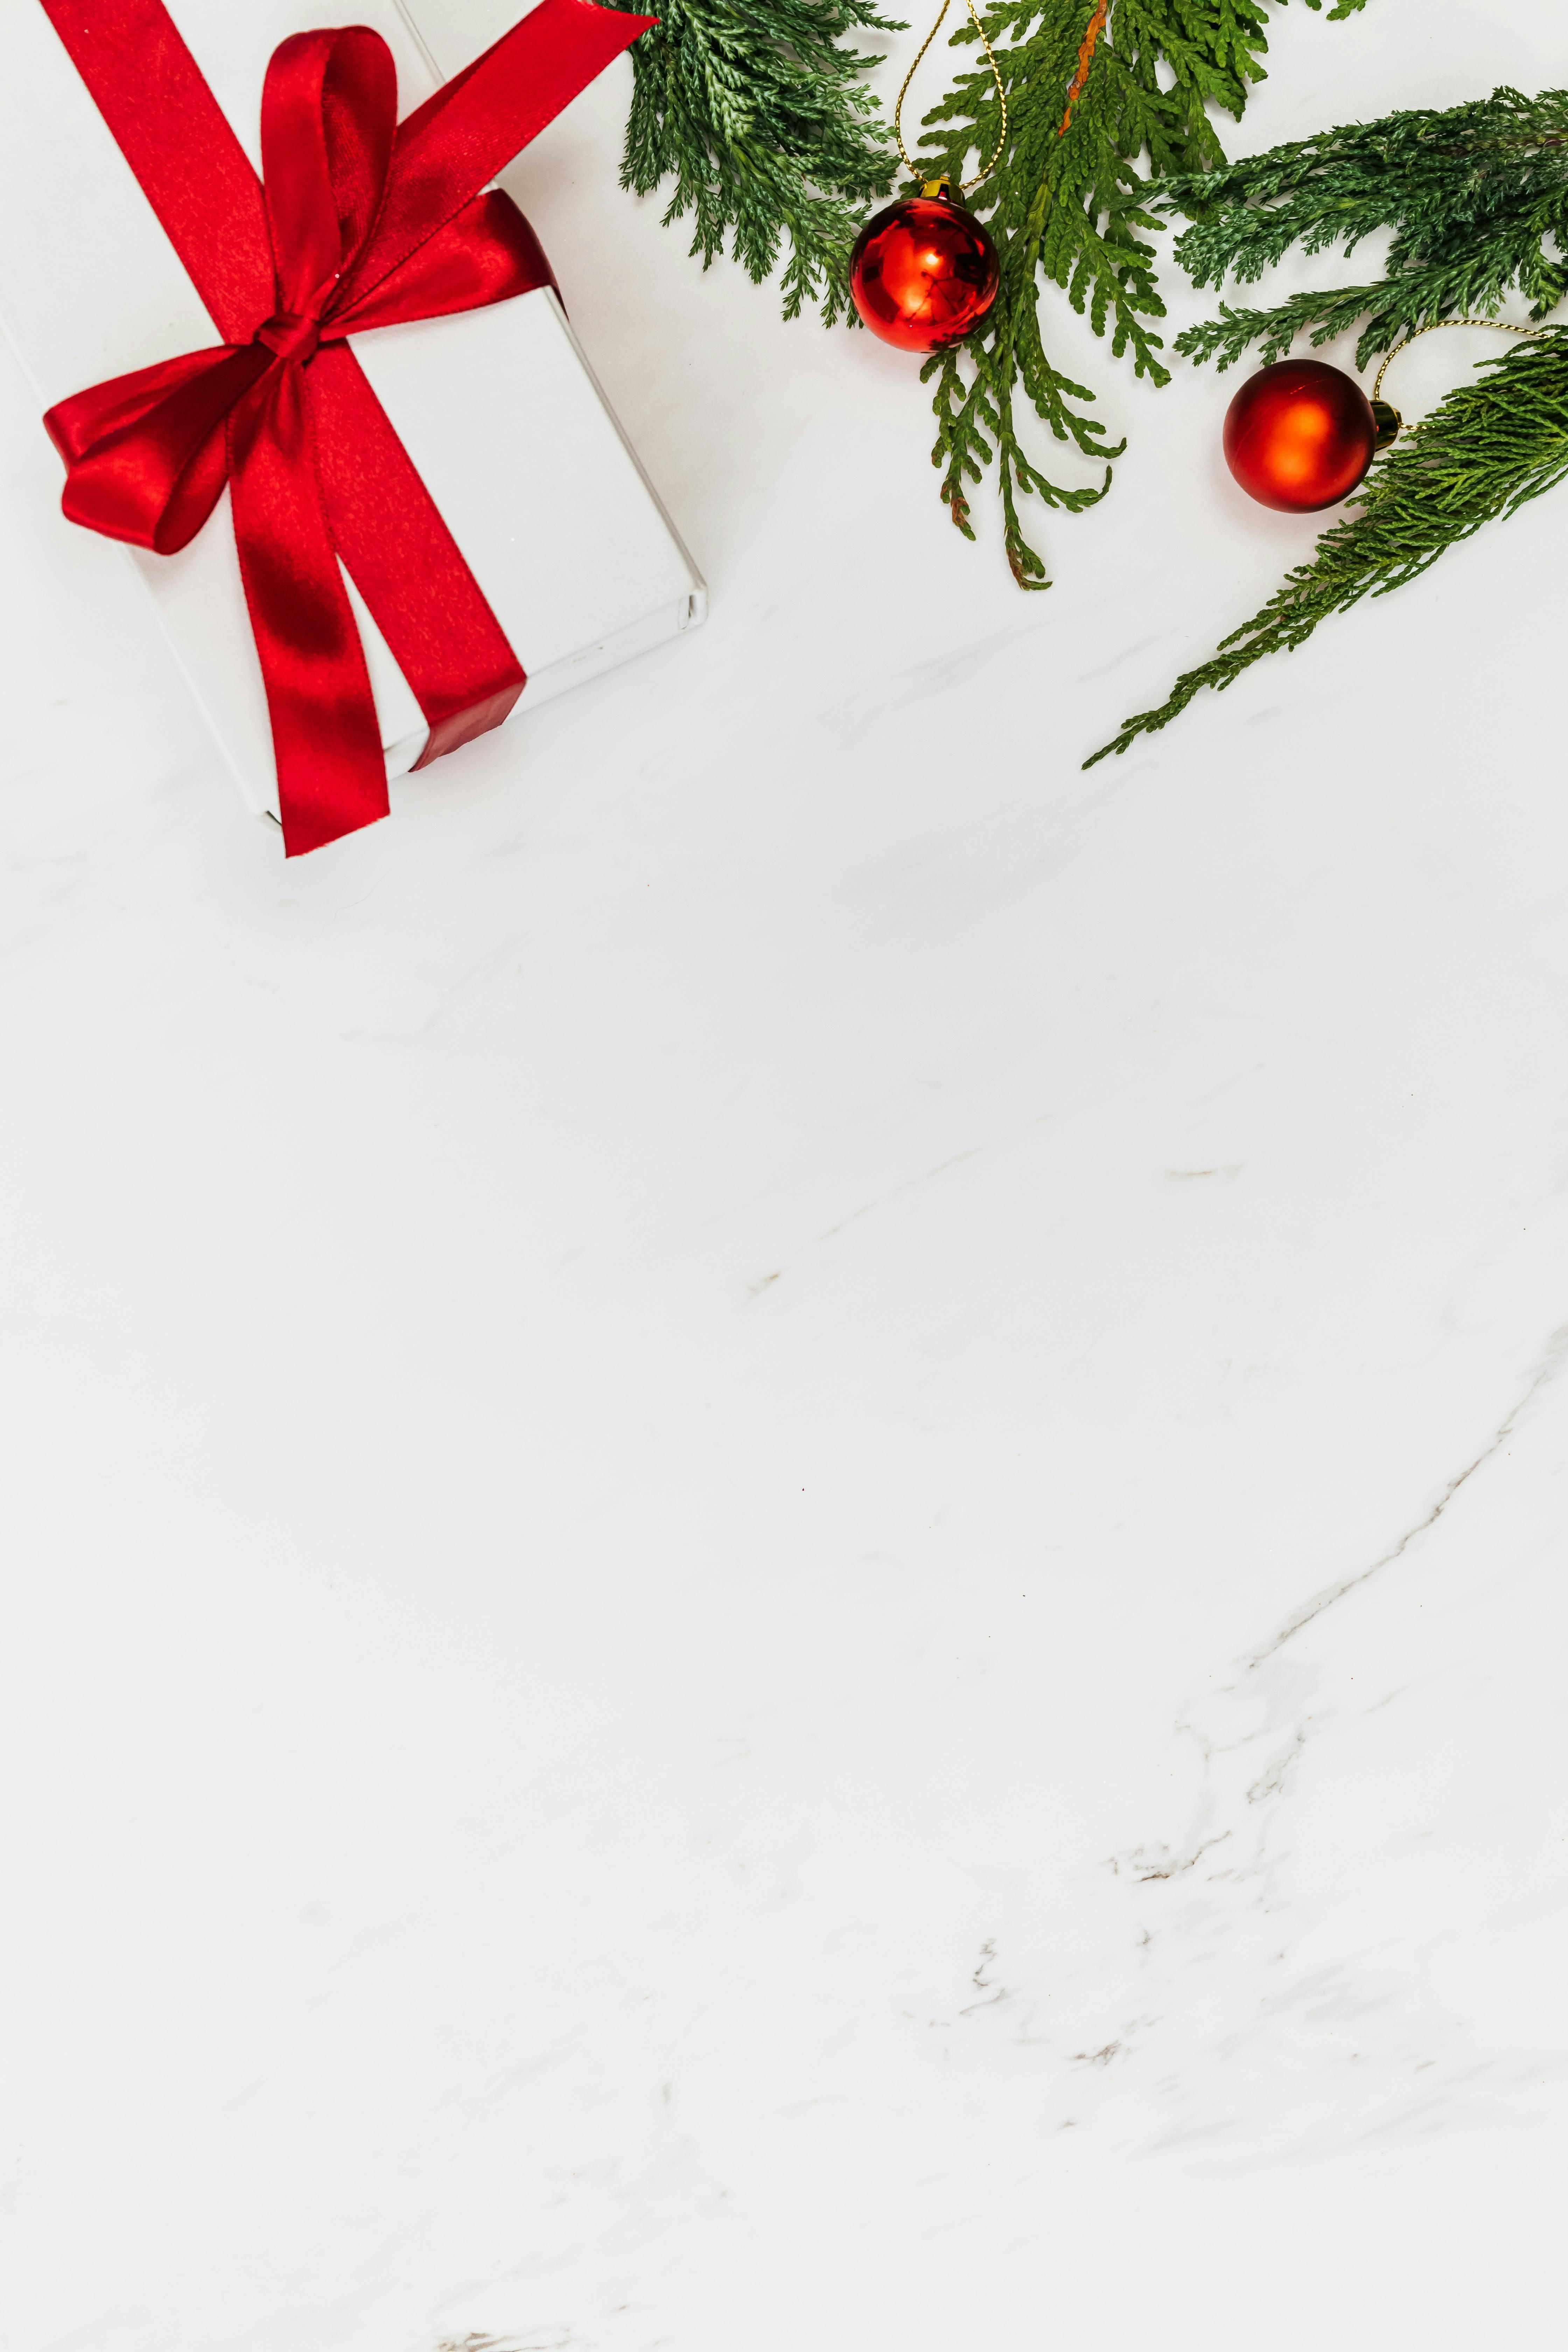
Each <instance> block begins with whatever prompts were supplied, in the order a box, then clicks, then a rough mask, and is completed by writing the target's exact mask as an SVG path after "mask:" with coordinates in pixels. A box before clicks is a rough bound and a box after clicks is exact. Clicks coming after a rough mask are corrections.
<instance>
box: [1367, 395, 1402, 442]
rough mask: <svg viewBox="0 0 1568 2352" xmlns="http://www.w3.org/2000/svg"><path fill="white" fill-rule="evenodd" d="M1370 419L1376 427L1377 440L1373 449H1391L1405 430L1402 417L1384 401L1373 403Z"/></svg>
mask: <svg viewBox="0 0 1568 2352" xmlns="http://www.w3.org/2000/svg"><path fill="white" fill-rule="evenodd" d="M1372 417H1373V424H1374V425H1376V426H1377V438H1376V440H1375V441H1374V442H1373V445H1372V446H1373V448H1374V449H1392V448H1393V446H1394V443H1395V442H1396V441H1397V440H1398V438H1399V436H1400V434H1401V433H1402V432H1403V431H1404V429H1405V419H1404V417H1403V416H1401V415H1400V414H1399V411H1398V409H1397V408H1394V407H1392V406H1391V405H1390V404H1389V403H1388V402H1387V401H1386V400H1374V401H1373V404H1372Z"/></svg>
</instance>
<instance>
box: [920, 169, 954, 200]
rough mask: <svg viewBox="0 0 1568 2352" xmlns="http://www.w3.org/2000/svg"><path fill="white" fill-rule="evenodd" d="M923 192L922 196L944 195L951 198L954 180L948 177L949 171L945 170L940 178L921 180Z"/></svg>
mask: <svg viewBox="0 0 1568 2352" xmlns="http://www.w3.org/2000/svg"><path fill="white" fill-rule="evenodd" d="M921 195H922V196H942V197H947V198H951V196H952V181H951V180H950V179H949V178H948V176H947V173H945V172H944V173H942V177H941V179H940V180H922V181H921Z"/></svg>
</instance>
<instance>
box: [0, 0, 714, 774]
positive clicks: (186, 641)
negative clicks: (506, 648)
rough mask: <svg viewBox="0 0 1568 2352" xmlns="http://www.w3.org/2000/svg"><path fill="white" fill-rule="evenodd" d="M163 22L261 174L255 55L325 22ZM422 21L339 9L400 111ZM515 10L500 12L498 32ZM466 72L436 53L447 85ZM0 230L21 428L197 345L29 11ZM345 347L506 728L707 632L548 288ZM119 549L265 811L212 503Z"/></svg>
mask: <svg viewBox="0 0 1568 2352" xmlns="http://www.w3.org/2000/svg"><path fill="white" fill-rule="evenodd" d="M167 5H168V7H169V14H170V15H171V16H173V18H174V22H175V24H176V26H178V28H179V31H180V33H181V35H182V37H184V40H185V42H186V44H187V46H188V47H189V48H190V49H191V51H192V54H193V55H194V57H195V61H196V63H197V65H198V66H199V67H200V68H201V70H202V72H203V74H204V75H205V78H206V80H207V82H208V84H209V85H210V87H211V89H212V91H213V94H214V96H215V97H216V100H217V101H218V104H219V105H220V106H221V107H222V109H223V110H224V112H225V114H226V116H227V117H228V120H229V122H230V124H231V125H232V127H233V129H234V131H235V134H236V136H237V138H238V139H239V141H240V142H241V144H242V145H243V146H244V148H245V150H246V152H247V155H248V156H249V157H250V160H251V162H252V163H254V164H255V165H256V167H257V169H258V171H259V170H260V150H259V128H260V112H261V89H262V82H263V80H264V79H265V76H266V71H267V62H268V58H269V57H270V56H271V54H272V51H273V50H274V49H275V48H276V47H277V46H278V44H279V41H281V40H283V39H284V38H285V37H287V36H288V35H289V34H290V33H293V32H299V31H301V30H302V29H304V28H305V27H306V26H310V25H314V24H316V23H318V22H326V21H335V19H333V18H332V16H331V11H330V10H329V11H328V12H327V13H326V16H322V12H321V9H320V8H319V7H313V6H312V5H311V0H167ZM419 5H420V0H409V5H408V6H406V7H405V6H404V5H400V0H354V6H353V9H352V11H350V12H349V16H350V17H351V18H352V20H353V22H355V23H357V24H362V25H368V26H372V27H373V28H374V30H375V31H376V32H378V33H380V34H381V35H382V36H383V37H384V39H385V40H386V42H387V43H388V45H389V47H391V50H392V53H393V56H394V58H395V60H396V65H397V90H398V112H399V114H400V115H405V114H409V113H412V111H413V110H414V109H415V108H416V106H419V105H421V104H422V103H423V101H424V100H426V98H427V97H428V96H429V95H430V93H431V91H432V90H433V89H436V88H437V81H438V79H439V77H438V76H437V70H436V68H435V66H434V64H433V62H432V60H431V58H430V54H429V51H428V49H427V48H426V45H425V42H424V40H423V38H422V37H421V36H420V34H419V33H418V32H417V31H416V24H417V18H418V12H419ZM526 13H527V11H526V8H525V6H524V5H521V0H520V5H518V6H517V7H516V9H515V10H514V11H513V12H512V18H511V19H510V20H509V21H514V20H515V17H516V16H522V15H524V14H526ZM345 21H347V19H345ZM502 29H504V27H503V28H502ZM476 54H477V47H476ZM464 62H466V60H465V59H462V58H458V59H455V60H454V59H452V58H447V57H443V59H442V63H443V65H445V66H447V68H451V67H453V66H454V65H461V64H462V63H464ZM0 218H4V219H5V221H6V222H7V223H8V224H9V225H10V226H9V229H8V233H7V236H6V237H5V242H4V244H3V245H0V323H3V324H4V325H5V329H6V331H7V332H8V334H9V336H10V339H11V341H13V343H14V344H15V346H16V352H17V356H18V357H19V359H20V361H21V363H22V366H23V368H24V369H25V370H26V373H27V375H28V376H29V378H30V379H31V381H32V383H33V384H34V385H35V387H36V388H37V394H38V405H39V410H40V414H41V412H42V411H43V410H44V409H45V408H47V407H50V406H52V405H53V404H54V403H55V402H57V401H58V400H61V399H64V398H65V397H66V396H67V395H68V394H71V393H76V392H80V391H82V390H84V389H85V388H86V387H87V386H88V385H89V384H95V383H102V382H104V381H105V380H106V379H108V378H110V377H112V376H118V375H123V374H126V373H129V372H130V371H131V370H132V369H134V368H142V367H148V366H150V365H152V364H153V362H155V361H159V360H164V359H170V358H173V357H174V355H175V354H176V353H179V352H190V351H197V350H200V349H202V348H203V347H204V346H210V345H211V344H212V343H213V342H215V341H217V340H218V337H217V334H216V329H215V327H214V325H213V321H212V320H211V319H210V318H209V317H208V316H207V312H206V310H205V307H204V305H203V303H202V301H201V299H200V298H199V296H198V295H197V293H196V290H195V287H194V286H193V285H192V283H191V281H190V279H189V278H187V277H186V275H185V272H184V267H183V266H182V264H181V262H180V260H179V257H178V256H177V255H176V254H175V252H174V247H173V246H172V245H171V244H170V242H169V240H168V238H167V236H165V235H164V232H163V228H162V227H161V226H159V223H158V221H157V219H156V218H155V217H154V215H153V210H152V207H151V206H150V205H149V204H148V202H147V200H146V198H145V196H144V195H143V194H142V191H141V189H140V187H139V186H138V185H137V183H136V180H135V178H134V176H133V174H132V171H131V167H130V165H129V164H128V163H126V161H125V159H124V157H123V156H122V155H121V152H120V150H119V148H118V147H117V146H116V144H115V142H114V140H113V138H112V137H111V135H110V131H109V129H108V126H107V125H106V123H105V122H104V121H103V118H102V116H101V115H100V113H99V110H98V109H97V107H96V106H95V105H94V103H93V101H92V100H91V98H90V97H89V95H88V92H87V89H86V88H85V86H84V85H83V83H82V81H81V79H80V77H79V74H78V72H77V70H76V68H75V66H74V65H73V64H72V63H71V60H70V58H68V56H67V54H66V51H65V48H64V47H63V45H62V44H61V42H60V40H59V37H58V35H57V34H56V32H55V30H54V28H53V26H51V25H50V23H49V20H48V18H47V16H46V15H45V14H44V11H43V9H42V8H41V7H40V6H39V5H37V0H8V5H7V7H6V25H5V71H4V73H3V74H0ZM351 341H352V342H353V350H354V353H355V356H356V357H357V358H358V360H359V362H360V365H361V366H362V367H363V370H364V373H365V374H366V376H367V377H368V378H369V380H370V383H371V385H372V387H373V388H374V392H375V394H376V396H377V398H378V399H379V400H380V402H381V404H382V405H383V407H384V409H385V410H386V413H387V415H388V416H389V417H390V418H391V420H392V423H393V425H395V428H396V431H397V434H398V436H399V437H400V439H401V440H402V442H403V445H404V446H405V448H406V450H407V451H408V454H409V456H410V457H411V458H412V459H413V461H414V464H415V466H416V468H417V470H418V472H419V474H420V476H421V477H422V478H423V480H424V482H425V484H426V488H428V489H429V492H430V495H431V497H432V498H433V499H435V502H436V504H437V507H438V508H439V509H440V511H441V514H442V516H443V518H444V519H445V520H446V523H447V528H448V529H449V530H450V531H451V533H452V535H453V537H454V538H455V539H456V541H457V542H458V546H459V548H460V549H461V550H462V552H463V555H464V558H465V560H466V561H467V562H468V567H469V569H470V570H471V571H472V572H473V574H474V577H475V578H476V580H477V581H478V582H479V586H480V588H481V589H482V590H483V592H484V594H485V596H486V598H487V600H488V602H489V605H490V608H491V610H492V611H493V612H494V614H495V615H496V618H497V620H498V621H499V622H500V625H501V628H502V629H503V631H504V632H505V634H506V635H507V637H508V639H509V640H510V644H511V645H512V646H513V647H514V649H515V651H516V653H517V656H518V658H519V660H520V661H521V664H522V667H523V668H524V669H525V670H526V672H527V674H528V683H527V685H526V687H525V688H523V691H522V694H521V698H520V699H519V704H518V709H519V710H522V709H526V708H527V707H528V705H530V704H531V703H535V702H541V701H543V700H544V699H545V698H547V697H548V696H550V695H552V694H559V693H561V692H562V691H563V689H564V688H567V687H570V686H577V685H580V684H582V683H583V682H584V680H585V679H587V678H590V677H596V676H597V675H598V674H599V673H600V671H602V670H606V669H611V668H613V667H615V666H616V663H618V662H623V661H627V660H629V659H630V658H631V657H632V656H633V655H634V654H640V653H644V652H646V651H647V650H648V648H649V647H651V646H656V645H659V644H661V643H662V642H663V641H664V639H665V638H667V637H673V636H675V635H679V632H680V631H681V630H682V629H686V628H689V627H691V626H693V625H695V624H696V623H698V622H700V620H701V619H702V618H703V617H704V614H705V613H706V608H707V592H706V590H705V589H704V587H703V584H702V581H701V578H700V575H699V573H698V572H697V571H696V569H695V567H694V566H693V564H692V562H691V558H690V557H689V555H688V553H687V551H686V550H685V548H684V547H683V546H682V545H681V542H680V540H679V537H678V535H677V533H676V530H675V528H674V525H673V524H672V523H671V521H670V520H669V518H668V515H667V514H666V513H665V511H664V509H663V507H662V506H661V505H660V503H659V500H658V495H657V493H656V492H655V490H654V488H653V487H652V485H651V483H650V482H649V481H648V479H647V476H646V475H645V474H644V472H643V470H642V468H641V467H640V466H639V464H638V463H637V457H636V455H635V453H634V452H633V450H632V448H631V446H630V444H629V443H628V442H627V440H626V436H625V435H624V433H623V432H622V431H621V429H620V426H619V425H617V423H616V418H615V416H614V415H613V414H612V413H611V410H610V408H609V406H608V404H607V403H606V402H605V396H604V394H603V393H602V392H601V391H600V389H599V386H598V384H597V383H595V379H594V375H593V373H592V371H591V369H590V368H589V366H588V363H587V362H586V360H585V359H584V355H583V352H582V348H581V346H580V345H579V343H578V341H577V339H576V337H575V335H574V333H573V331H572V329H571V327H570V325H569V324H568V322H567V320H566V315H565V312H564V311H563V309H562V307H561V304H560V302H559V300H558V299H557V298H556V296H555V294H554V293H553V291H552V289H550V288H548V287H542V288H540V289H537V290H536V291H534V292H533V293H531V294H522V295H519V296H517V297H516V298H514V299H512V300H510V301H507V302H500V303H497V304H495V305H494V306H493V307H491V308H490V309H488V310H469V311H465V312H462V313H460V314H459V315H458V316H456V317H452V318H446V319H432V320H419V321H417V322H416V323H414V324H411V325H407V326H397V327H385V328H380V329H378V330H376V331H374V333H367V334H363V335H355V336H353V337H352V338H351ZM38 429H39V432H40V434H41V433H42V431H43V426H42V425H41V424H40V425H39V428H38ZM498 481H499V482H500V485H501V488H500V493H499V494H498V490H497V484H498ZM69 528H71V526H70V525H68V524H67V523H65V522H64V521H63V520H62V522H61V529H62V530H67V529H69ZM128 552H129V553H130V554H131V557H132V562H134V563H135V564H136V566H137V569H138V570H139V571H140V572H141V573H142V578H143V579H144V580H145V582H146V583H147V586H148V588H149V590H150V591H151V593H152V596H153V604H154V605H155V607H156V610H157V613H158V616H159V619H160V620H161V622H162V624H163V629H164V632H165V634H166V635H167V637H168V639H169V642H170V645H171V646H173V648H174V657H175V659H176V661H177V662H178V663H179V666H180V668H181V670H182V671H183V672H184V677H185V678H186V679H187V681H188V683H189V685H190V688H191V690H192V692H193V693H194V694H195V698H196V699H197V701H198V702H199V703H200V705H201V707H202V709H203V710H204V711H205V714H206V717H207V719H208V722H209V723H210V725H211V727H212V730H213V733H214V735H215V736H216V739H217V741H218V744H219V746H220V748H221V750H222V751H223V754H224V757H225V759H226V761H227V763H228V766H229V767H230V768H231V769H232V771H233V772H234V775H235V777H236V780H237V782H238V784H239V788H240V791H241V793H243V795H244V797H245V799H246V801H247V803H248V804H249V806H250V807H251V808H253V809H255V810H257V811H258V812H270V813H271V814H277V810H278V786H277V779H276V775H275V772H274V768H273V754H272V736H271V730H270V727H269V725H268V715H267V701H266V697H265V694H264V692H263V688H262V683H261V668H260V664H259V662H258V657H257V653H256V647H255V644H254V641H253V639H252V636H251V632H250V624H249V620H248V616H247V610H246V604H245V595H244V591H243V589H242V587H241V584H240V576H239V564H238V559H237V555H236V552H235V544H234V531H233V528H232V525H231V523H230V520H229V515H228V496H227V492H225V494H224V499H223V503H222V505H221V506H220V507H219V509H218V510H217V512H216V513H215V514H214V515H213V517H212V519H211V520H209V521H208V523H207V524H206V527H205V530H201V531H200V532H198V534H197V536H196V537H195V540H193V541H192V542H191V544H190V546H189V547H187V548H185V549H184V550H183V551H182V552H181V553H179V554H178V555H173V556H158V555H149V554H143V553H142V552H141V551H139V550H130V551H128ZM349 593H350V596H351V598H352V600H353V608H354V614H355V617H356V619H357V621H358V623H359V628H360V634H361V635H362V637H363V641H364V648H365V655H366V659H367V661H368V664H369V668H370V677H371V685H372V687H373V688H374V694H375V706H376V713H377V716H378V718H379V719H380V721H381V740H382V743H383V746H384V750H385V753H386V767H387V774H388V776H389V777H395V776H401V775H405V774H406V773H407V772H408V770H409V769H410V768H412V767H413V765H414V763H415V761H416V760H417V759H418V757H419V755H420V753H421V751H423V750H424V748H425V744H426V736H427V731H428V730H427V729H426V722H425V719H424V717H423V715H422V713H421V711H420V709H419V705H418V703H417V702H416V699H415V697H414V693H413V690H412V688H410V687H409V685H408V683H407V681H406V679H405V677H404V676H403V673H402V671H401V670H400V669H399V668H398V667H397V664H396V662H395V660H394V659H393V657H392V654H391V652H390V650H389V648H388V646H387V645H386V642H385V640H384V637H383V636H382V635H381V633H380V631H379V630H378V629H377V627H376V625H375V624H374V621H373V620H372V619H371V616H370V614H369V612H368V611H367V610H366V608H365V605H364V603H363V599H362V598H361V597H360V596H359V594H358V593H357V591H356V590H355V589H354V587H353V583H352V581H351V582H350V583H349Z"/></svg>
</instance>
